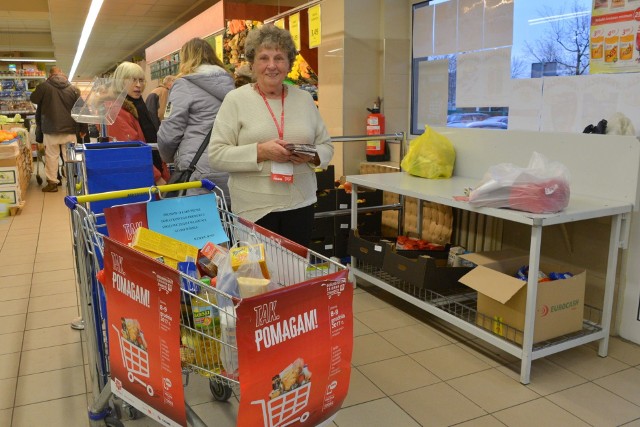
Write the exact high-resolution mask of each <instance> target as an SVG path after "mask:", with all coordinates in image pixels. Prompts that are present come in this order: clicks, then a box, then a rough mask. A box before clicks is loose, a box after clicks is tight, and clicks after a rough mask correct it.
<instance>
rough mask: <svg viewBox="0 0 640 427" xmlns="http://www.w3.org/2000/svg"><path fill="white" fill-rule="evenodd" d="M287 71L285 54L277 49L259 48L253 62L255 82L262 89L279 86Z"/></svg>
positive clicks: (287, 65) (287, 64)
mask: <svg viewBox="0 0 640 427" xmlns="http://www.w3.org/2000/svg"><path fill="white" fill-rule="evenodd" d="M289 69H290V64H289V59H288V58H287V54H286V53H285V52H283V51H281V50H279V49H273V48H261V49H260V50H259V51H258V52H257V53H256V56H255V60H254V61H253V72H254V75H255V78H256V81H257V82H258V85H259V86H260V87H261V88H263V89H266V88H269V87H274V86H279V85H281V84H282V82H283V81H284V79H285V78H286V77H287V74H289Z"/></svg>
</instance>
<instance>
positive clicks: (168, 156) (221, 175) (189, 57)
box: [158, 38, 234, 201]
mask: <svg viewBox="0 0 640 427" xmlns="http://www.w3.org/2000/svg"><path fill="white" fill-rule="evenodd" d="M233 88H234V84H233V77H232V75H231V73H229V72H228V71H227V70H226V69H225V68H224V65H223V64H222V62H221V61H220V60H219V59H218V57H217V56H216V54H215V52H214V51H213V48H212V47H211V45H210V44H209V43H207V42H206V41H205V40H202V39H199V38H194V39H191V40H189V41H188V42H186V43H185V44H184V45H183V46H182V48H181V49H180V73H179V74H178V79H177V80H176V81H175V83H174V84H173V88H172V89H171V93H170V94H169V102H168V104H167V110H166V113H165V118H164V120H163V121H162V123H161V124H160V130H159V132H158V150H159V151H160V155H161V156H162V159H163V160H164V161H165V162H167V163H173V165H174V167H175V168H176V169H177V170H186V169H187V168H188V167H189V164H190V163H191V161H192V160H193V159H194V157H195V155H196V153H197V151H198V149H199V148H200V146H201V145H202V144H206V143H207V142H206V141H205V138H206V137H207V135H208V134H209V131H210V130H211V127H212V126H213V122H214V120H215V119H216V115H217V114H218V110H219V109H220V105H221V104H222V100H223V99H224V98H225V96H226V95H227V93H229V91H231V90H232V89H233ZM201 179H209V180H211V181H212V182H213V183H214V184H216V185H217V186H218V187H220V188H221V189H222V190H223V191H224V194H225V195H226V196H227V199H228V197H229V189H228V187H227V181H228V179H229V175H228V174H227V173H226V172H220V171H217V170H215V169H214V168H212V167H211V165H210V164H209V161H208V159H207V155H206V154H204V153H203V155H201V156H200V158H199V159H198V160H197V163H196V169H195V171H194V172H193V174H192V175H191V180H192V181H198V180H201ZM204 191H206V190H203V189H199V188H197V189H192V190H189V191H188V192H187V194H200V193H202V192H204ZM227 201H228V200H227Z"/></svg>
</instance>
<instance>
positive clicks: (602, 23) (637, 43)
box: [589, 0, 640, 74]
mask: <svg viewBox="0 0 640 427" xmlns="http://www.w3.org/2000/svg"><path fill="white" fill-rule="evenodd" d="M590 49H591V52H590V54H591V59H590V63H589V67H590V73H591V74H601V73H629V72H638V71H640V1H638V0H594V2H593V11H592V14H591V40H590Z"/></svg>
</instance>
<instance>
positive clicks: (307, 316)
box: [236, 269, 353, 427]
mask: <svg viewBox="0 0 640 427" xmlns="http://www.w3.org/2000/svg"><path fill="white" fill-rule="evenodd" d="M352 301H353V286H352V285H351V284H350V283H348V282H347V270H346V269H345V270H342V271H339V272H337V273H333V274H330V275H327V276H322V277H319V278H315V279H311V280H308V281H306V282H302V283H300V284H297V285H293V286H290V287H287V288H282V289H280V290H278V291H273V292H269V293H266V294H262V295H258V296H255V297H251V298H245V299H243V300H242V302H241V303H240V305H239V306H238V308H237V309H236V314H237V324H236V325H237V331H236V338H237V344H238V361H239V373H240V378H241V381H240V394H241V395H242V399H240V409H239V412H238V425H241V426H265V427H276V426H315V425H318V424H320V423H321V422H323V421H325V420H327V419H329V418H330V417H331V416H333V415H334V414H335V413H336V412H337V411H338V410H339V409H340V407H341V405H342V402H343V401H344V399H345V397H346V395H347V391H348V390H349V377H350V375H351V355H352V351H353V316H352Z"/></svg>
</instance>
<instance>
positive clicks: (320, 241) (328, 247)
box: [309, 236, 334, 257]
mask: <svg viewBox="0 0 640 427" xmlns="http://www.w3.org/2000/svg"><path fill="white" fill-rule="evenodd" d="M309 249H311V250H312V251H314V252H317V253H319V254H320V255H324V256H326V257H332V256H333V255H334V248H333V236H324V237H321V238H315V239H311V242H310V243H309Z"/></svg>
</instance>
